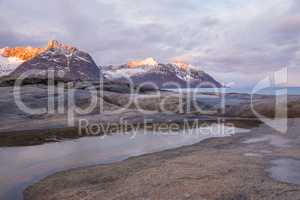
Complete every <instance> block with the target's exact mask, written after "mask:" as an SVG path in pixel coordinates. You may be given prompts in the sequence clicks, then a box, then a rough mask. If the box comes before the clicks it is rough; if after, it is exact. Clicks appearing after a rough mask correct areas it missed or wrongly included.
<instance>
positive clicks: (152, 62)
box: [127, 57, 158, 68]
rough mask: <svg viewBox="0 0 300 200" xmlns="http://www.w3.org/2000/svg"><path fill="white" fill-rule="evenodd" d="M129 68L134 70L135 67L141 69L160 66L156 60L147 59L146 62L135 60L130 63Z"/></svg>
mask: <svg viewBox="0 0 300 200" xmlns="http://www.w3.org/2000/svg"><path fill="white" fill-rule="evenodd" d="M127 65H128V67H130V68H134V67H140V66H145V65H148V66H156V65H158V62H157V61H156V60H155V59H154V58H151V57H149V58H146V59H144V60H134V61H129V62H128V64H127Z"/></svg>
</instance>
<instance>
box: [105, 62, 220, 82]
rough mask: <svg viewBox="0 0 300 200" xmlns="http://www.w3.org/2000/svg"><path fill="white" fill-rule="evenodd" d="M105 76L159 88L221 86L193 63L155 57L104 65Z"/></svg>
mask: <svg viewBox="0 0 300 200" xmlns="http://www.w3.org/2000/svg"><path fill="white" fill-rule="evenodd" d="M102 69H103V73H104V76H105V77H106V78H107V79H110V80H118V81H126V80H130V81H132V82H133V83H134V84H135V85H140V84H144V85H149V86H151V85H153V84H154V85H155V86H154V85H153V86H154V87H158V88H195V87H198V88H213V87H221V86H222V85H221V84H220V83H219V82H217V81H216V80H215V79H214V78H213V77H211V76H210V75H209V74H207V73H205V72H204V71H202V70H199V69H198V68H197V67H194V66H192V65H189V64H186V63H183V62H180V61H176V62H174V63H170V64H162V63H158V62H157V61H156V60H155V59H153V58H147V59H145V60H137V61H130V62H128V63H127V64H126V65H120V66H112V65H111V66H102Z"/></svg>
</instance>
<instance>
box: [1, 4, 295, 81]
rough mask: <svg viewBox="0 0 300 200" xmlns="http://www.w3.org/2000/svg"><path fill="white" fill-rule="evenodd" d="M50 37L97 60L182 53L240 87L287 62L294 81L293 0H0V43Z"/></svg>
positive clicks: (38, 42)
mask: <svg viewBox="0 0 300 200" xmlns="http://www.w3.org/2000/svg"><path fill="white" fill-rule="evenodd" d="M49 39H57V40H61V41H63V42H65V43H68V44H72V45H74V46H76V47H78V48H80V49H83V50H85V51H88V52H89V53H90V54H91V55H92V56H93V57H94V59H95V60H96V62H97V63H98V65H107V64H122V63H126V62H127V61H128V60H131V59H143V58H145V57H154V58H155V59H157V60H158V61H160V62H171V61H172V60H175V59H181V60H184V61H186V62H189V63H191V64H193V65H196V66H199V68H201V69H203V70H205V71H207V72H209V73H211V74H212V75H213V76H215V77H216V78H217V79H218V80H219V81H222V82H225V83H229V82H234V83H235V84H236V85H239V86H248V85H253V84H255V82H256V81H257V80H260V79H262V78H263V77H264V76H266V75H267V74H268V73H270V72H273V71H276V70H279V69H281V68H283V67H289V68H290V69H291V71H293V73H291V75H290V77H289V80H290V82H292V83H291V84H294V85H295V84H298V83H299V84H298V85H299V86H300V80H299V79H300V74H299V72H300V70H298V68H300V65H299V64H300V1H299V0H210V1H207V0H151V1H149V0H76V1H74V0H43V1H41V0H0V47H5V46H16V45H18V46H23V45H25V46H27V45H32V46H37V47H38V46H45V44H46V43H47V41H48V40H49Z"/></svg>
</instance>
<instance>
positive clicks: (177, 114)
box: [0, 81, 300, 146]
mask: <svg viewBox="0 0 300 200" xmlns="http://www.w3.org/2000/svg"><path fill="white" fill-rule="evenodd" d="M70 91H72V93H70ZM16 92H17V90H16V88H14V87H13V86H6V87H0V110H1V113H0V139H1V140H0V146H12V145H32V144H41V143H44V142H46V141H49V138H54V137H56V138H61V139H64V138H76V137H78V131H79V130H78V126H79V125H78V123H79V121H80V120H81V119H87V120H88V121H89V122H90V123H97V124H102V125H103V124H104V125H106V124H107V125H108V124H109V123H120V124H121V121H122V120H123V121H124V120H125V121H126V123H129V124H140V123H144V122H145V120H146V121H148V122H149V123H166V122H167V123H172V122H176V123H182V122H184V121H191V120H200V121H216V120H218V119H224V120H231V121H234V120H235V121H240V120H241V121H243V120H247V121H249V120H254V121H256V120H257V119H256V116H255V115H254V113H253V110H252V108H251V106H250V105H251V100H250V96H249V95H246V94H245V95H243V94H226V95H225V96H224V102H226V104H225V107H224V108H225V109H224V110H223V109H222V103H221V102H222V99H221V98H222V96H220V95H218V94H203V93H198V94H197V95H196V96H192V98H191V96H189V95H190V94H188V93H176V92H170V91H158V90H153V89H149V88H142V89H140V90H138V91H137V89H136V88H134V87H133V88H132V87H130V85H127V84H124V83H122V82H121V83H120V82H111V81H104V82H103V83H101V84H100V82H99V81H94V82H90V81H85V82H84V81H83V82H76V83H73V84H71V86H70V87H69V86H68V85H67V84H65V88H63V90H62V92H61V93H58V92H57V91H55V92H54V93H49V91H48V88H47V85H45V84H42V83H40V84H36V83H35V84H27V85H23V86H22V87H21V88H20V92H19V97H20V99H21V102H22V103H24V105H25V106H27V107H29V108H31V109H40V108H47V107H48V102H49V99H52V100H53V101H54V102H55V112H54V113H47V114H44V113H41V114H30V113H27V112H23V111H22V110H21V109H20V108H19V106H18V105H17V104H16V95H15V94H16ZM93 92H94V93H93ZM69 95H71V97H72V99H74V103H75V104H76V106H77V107H79V108H81V109H85V108H86V107H87V106H89V105H90V103H91V97H92V96H96V97H97V104H96V106H95V107H94V109H93V110H91V112H89V114H85V115H74V120H75V123H74V125H73V126H71V127H70V126H69V125H68V123H67V122H68V121H67V120H68V117H69V116H68V112H66V111H67V110H69V109H70V108H71V107H70V105H69V103H70V102H69V100H68V96H69ZM17 96H18V95H17ZM299 102H300V97H299V96H289V97H288V116H289V117H292V118H293V117H299V116H300V106H299ZM59 108H61V109H64V111H65V112H63V113H61V114H59V113H58V112H57V110H58V109H59ZM274 108H275V97H273V96H263V95H257V96H255V101H254V109H255V110H256V111H257V112H258V113H260V114H261V115H265V116H273V115H274Z"/></svg>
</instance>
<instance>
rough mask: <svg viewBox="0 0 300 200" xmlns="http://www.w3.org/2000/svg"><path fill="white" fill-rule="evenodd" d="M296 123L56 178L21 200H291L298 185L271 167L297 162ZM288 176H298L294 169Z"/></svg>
mask: <svg viewBox="0 0 300 200" xmlns="http://www.w3.org/2000/svg"><path fill="white" fill-rule="evenodd" d="M299 121H300V120H299V119H289V131H288V133H287V134H285V135H282V134H280V133H278V132H276V131H274V130H272V129H271V128H269V127H267V126H266V125H264V124H262V125H260V126H259V127H256V128H252V129H251V132H249V133H243V134H237V135H235V136H232V137H226V138H213V139H208V140H205V141H203V142H201V143H199V144H195V145H192V146H187V147H182V148H178V149H174V150H168V151H164V152H159V153H154V154H150V155H144V156H139V157H136V158H130V159H128V160H126V161H123V162H120V163H115V164H109V165H99V166H92V167H86V168H81V169H76V170H69V171H65V172H60V173H57V174H55V175H53V176H50V177H48V178H46V179H44V180H42V181H40V182H38V183H36V184H34V185H32V186H30V187H29V188H27V189H26V190H25V191H24V198H25V200H35V199H39V200H40V199H42V200H43V199H44V200H46V199H72V200H76V199H122V200H123V199H195V200H199V199H209V200H211V199H214V200H215V199H216V200H220V199H222V200H223V199H225V200H229V199H278V200H282V199H286V200H293V199H295V200H296V199H299V197H300V185H297V184H296V183H293V180H289V179H288V178H287V179H286V180H280V179H281V178H282V176H284V175H285V174H276V173H277V172H276V170H275V171H272V167H273V165H274V164H272V163H273V161H276V160H278V159H285V158H289V159H292V160H295V162H297V161H299V160H300V153H299V152H300V137H299V134H298V130H299ZM275 167H276V166H275ZM278 167H280V165H279V166H278ZM282 170H283V171H282ZM287 170H289V173H297V174H298V175H299V174H300V171H299V168H297V167H296V168H294V169H292V170H291V169H287ZM281 171H282V172H284V168H283V169H281ZM280 175H281V176H280ZM274 177H275V178H274ZM276 177H279V178H278V179H276Z"/></svg>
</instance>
